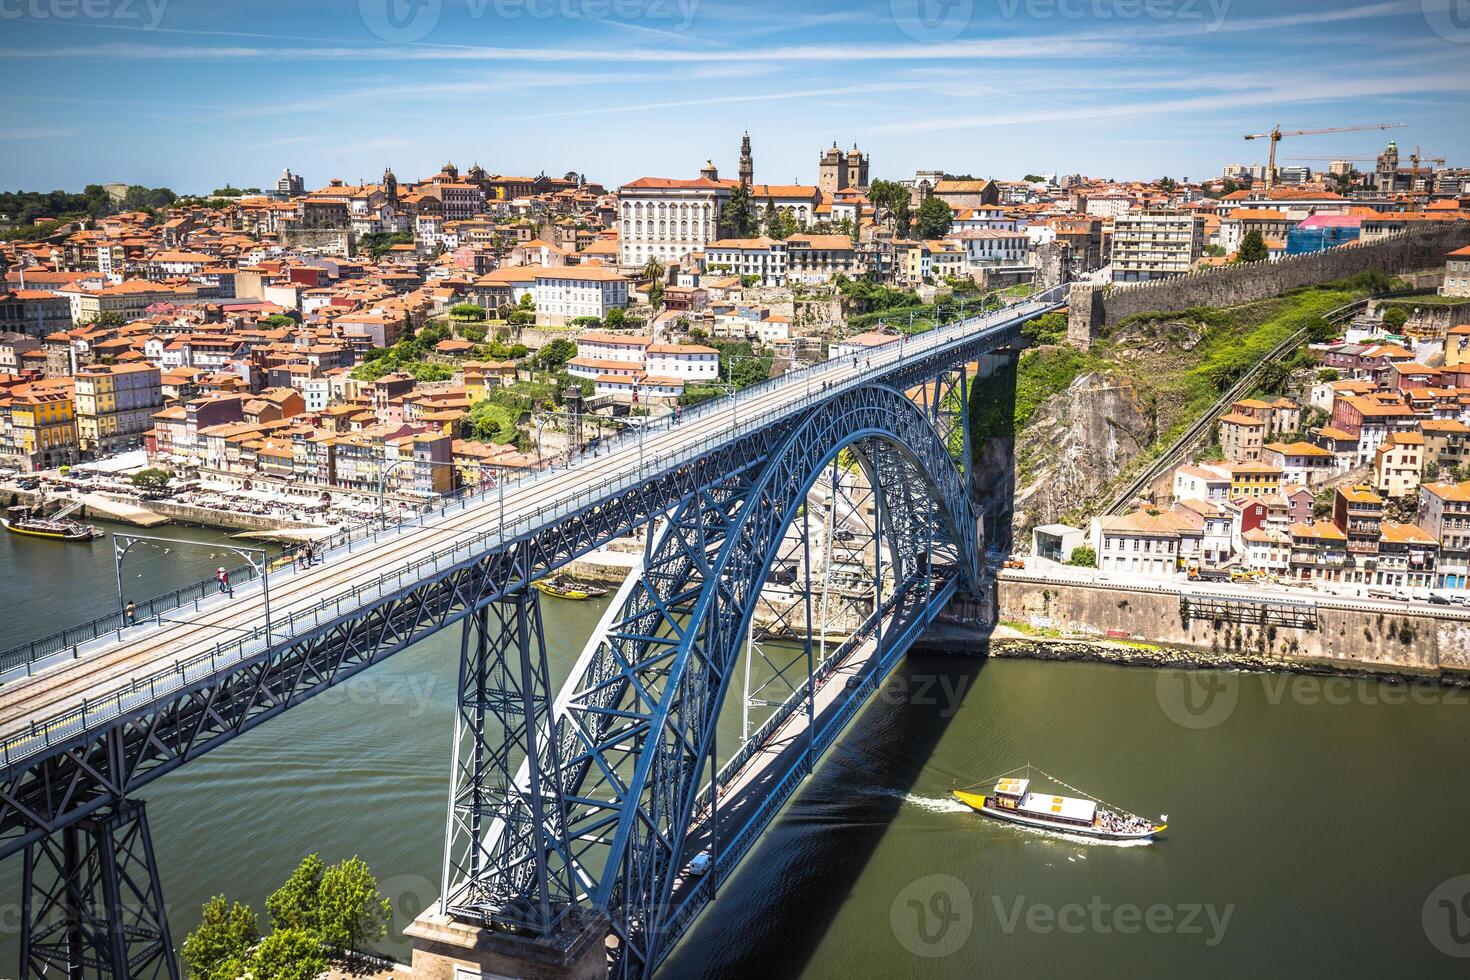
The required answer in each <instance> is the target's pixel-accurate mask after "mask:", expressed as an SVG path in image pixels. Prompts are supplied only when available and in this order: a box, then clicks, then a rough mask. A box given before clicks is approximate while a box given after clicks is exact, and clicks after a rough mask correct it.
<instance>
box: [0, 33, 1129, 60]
mask: <svg viewBox="0 0 1470 980" xmlns="http://www.w3.org/2000/svg"><path fill="white" fill-rule="evenodd" d="M1144 51H1145V49H1144V48H1143V47H1141V46H1140V45H1137V44H1133V43H1129V42H1125V41H1121V40H1106V41H1104V40H1066V39H1046V38H1013V39H995V40H986V41H951V42H948V43H944V44H920V43H917V42H915V43H906V44H810V45H793V46H787V47H773V48H749V49H742V50H734V51H724V50H719V51H669V50H666V49H657V48H554V47H544V48H512V47H431V46H425V45H404V46H401V47H377V48H340V47H278V48H255V47H244V46H234V47H200V46H197V45H196V46H187V45H180V46H170V45H161V44H131V43H115V44H98V45H81V46H71V47H52V48H0V58H15V59H22V58H23V59H30V60H61V61H65V60H122V61H347V60H350V61H358V62H361V61H537V62H545V61H591V62H599V63H601V62H619V63H623V62H655V63H661V64H662V63H675V62H677V63H681V64H682V63H688V62H698V63H709V62H720V61H734V62H739V61H768V62H832V61H840V62H862V61H923V60H929V59H944V60H954V59H971V58H1037V59H1060V58H1069V57H1071V58H1076V57H1094V58H1104V57H1123V56H1125V55H1138V54H1142V53H1144Z"/></svg>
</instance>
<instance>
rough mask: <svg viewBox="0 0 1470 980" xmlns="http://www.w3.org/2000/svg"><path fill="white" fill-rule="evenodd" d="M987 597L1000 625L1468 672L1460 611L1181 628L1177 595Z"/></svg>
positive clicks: (1326, 609) (1195, 622) (1011, 592)
mask: <svg viewBox="0 0 1470 980" xmlns="http://www.w3.org/2000/svg"><path fill="white" fill-rule="evenodd" d="M996 591H997V603H998V617H999V619H1000V620H1001V621H1009V622H1015V623H1020V624H1023V625H1025V626H1029V627H1032V628H1035V629H1044V630H1048V631H1050V630H1057V631H1060V633H1062V634H1067V635H1073V636H1097V637H1114V638H1120V639H1132V640H1136V641H1142V642H1147V643H1158V644H1166V645H1171V646H1179V647H1186V648H1189V649H1193V650H1201V651H1209V652H1211V653H1213V654H1216V655H1218V656H1222V657H1229V656H1240V655H1250V656H1253V657H1259V658H1266V659H1270V660H1277V661H1280V662H1282V663H1283V664H1303V665H1314V664H1316V665H1328V666H1332V667H1335V668H1339V669H1357V670H1373V671H1387V672H1392V673H1411V674H1441V673H1455V674H1466V673H1470V619H1467V618H1466V617H1465V615H1464V613H1463V612H1458V613H1452V612H1448V611H1446V612H1443V613H1441V612H1439V611H1437V610H1436V611H1430V610H1425V611H1424V612H1422V613H1421V612H1419V611H1414V610H1410V611H1405V612H1399V611H1398V610H1383V611H1381V612H1380V611H1378V610H1371V611H1368V610H1360V609H1345V608H1336V607H1333V606H1331V605H1330V604H1324V603H1321V602H1319V603H1318V613H1317V615H1318V622H1317V628H1316V629H1300V628H1288V627H1280V626H1268V627H1260V626H1255V625H1242V624H1237V623H1223V622H1213V621H1210V620H1208V619H1200V618H1195V617H1191V618H1190V619H1189V621H1187V622H1186V621H1185V619H1184V617H1183V615H1182V614H1181V611H1180V602H1179V596H1178V595H1177V594H1175V593H1171V592H1165V591H1162V590H1150V589H1145V588H1127V587H1123V586H1116V587H1114V586H1104V585H1073V584H1068V583H1062V584H1058V583H1047V584H1042V583H1037V582H1027V581H1015V580H1013V579H1005V578H1002V579H1001V580H1000V581H999V584H998V586H997V590H996ZM1431 609H1432V607H1431Z"/></svg>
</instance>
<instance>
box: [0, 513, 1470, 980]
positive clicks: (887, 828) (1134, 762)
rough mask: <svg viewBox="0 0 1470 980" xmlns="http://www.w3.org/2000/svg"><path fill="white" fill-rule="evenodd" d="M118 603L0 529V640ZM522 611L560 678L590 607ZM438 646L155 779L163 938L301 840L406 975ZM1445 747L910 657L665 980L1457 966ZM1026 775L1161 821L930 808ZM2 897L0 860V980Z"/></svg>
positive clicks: (1266, 681) (1421, 696) (1441, 695)
mask: <svg viewBox="0 0 1470 980" xmlns="http://www.w3.org/2000/svg"><path fill="white" fill-rule="evenodd" d="M159 533H163V534H166V535H168V536H176V537H189V538H191V539H197V540H201V541H205V542H208V541H212V540H221V539H222V538H223V536H222V535H218V534H215V533H213V532H205V531H201V530H197V529H188V528H176V527H175V528H168V529H165V530H164V531H162V532H159ZM195 550H196V549H175V550H173V551H171V552H170V553H169V554H167V555H165V554H162V553H161V552H159V553H158V554H155V555H151V556H148V557H147V558H146V560H145V559H144V558H134V557H130V558H129V559H128V562H129V566H128V567H129V572H128V573H126V574H128V575H131V576H134V577H132V578H129V579H128V581H127V583H126V588H127V589H129V590H131V589H133V588H136V589H137V590H138V594H139V595H143V594H151V593H155V592H160V591H165V590H166V589H169V588H173V587H175V586H177V585H180V584H183V583H184V582H186V581H189V580H191V579H194V578H199V577H202V576H205V575H207V574H208V572H209V570H210V569H212V567H213V566H214V565H215V564H217V563H218V562H217V561H215V560H214V559H212V558H211V557H210V555H211V553H210V552H209V550H208V548H207V545H206V547H205V548H202V549H197V550H198V554H193V555H191V554H188V552H192V551H195ZM134 562H137V565H136V567H134ZM137 576H141V577H137ZM114 594H115V586H114V584H113V570H112V562H111V553H110V547H109V546H108V544H107V542H105V541H99V542H96V543H94V544H91V545H61V544H56V543H52V542H44V541H30V540H25V539H20V538H16V537H14V536H11V535H0V597H3V600H4V610H5V614H4V616H3V617H0V647H5V646H9V645H11V644H12V643H15V642H20V641H23V640H25V639H29V638H31V637H32V636H36V635H40V634H42V633H46V632H49V631H50V630H52V629H54V628H56V627H58V626H60V625H63V624H67V623H71V622H75V621H79V620H81V619H83V618H86V617H88V616H90V615H96V614H100V613H103V612H107V611H109V610H110V609H111V608H112V603H114V602H115V599H114V598H113V597H114ZM543 608H544V611H545V618H546V621H547V624H548V630H549V632H550V656H551V659H552V671H553V674H554V677H553V681H554V682H556V683H559V682H560V679H561V677H562V676H564V674H565V673H566V672H567V671H568V670H569V668H570V664H571V661H572V659H573V658H575V656H576V654H577V652H578V650H579V649H580V647H581V645H582V643H583V641H584V639H585V637H586V636H587V634H588V633H589V632H590V631H591V630H592V628H593V626H594V625H595V623H596V620H597V617H598V616H599V614H600V612H601V609H602V605H601V603H568V602H558V601H556V600H550V599H548V600H546V601H545V603H544V605H543ZM457 654H458V636H457V634H456V633H455V631H452V630H451V631H445V632H443V633H441V634H439V635H437V636H435V637H432V638H430V639H428V640H426V641H424V642H422V643H420V644H418V645H417V646H415V647H413V648H412V649H410V650H407V651H405V652H403V653H401V654H399V655H397V656H396V657H393V658H391V659H390V660H388V661H386V662H385V663H383V664H381V665H379V666H378V667H375V668H374V669H373V670H371V671H369V672H367V673H365V674H364V675H361V676H359V677H357V678H355V679H354V680H352V681H350V682H349V683H347V684H345V685H343V686H342V687H340V688H338V689H336V690H334V691H331V692H328V693H326V694H324V695H322V696H320V697H318V698H316V699H314V700H313V701H311V702H308V703H306V704H305V705H302V706H299V707H297V708H295V709H292V710H291V711H289V712H287V713H286V714H285V715H283V716H281V717H279V718H276V719H273V720H272V721H270V722H268V723H267V724H265V725H264V726H263V727H261V728H260V729H257V730H256V731H253V732H251V733H249V734H247V735H245V736H243V737H242V738H239V739H237V740H236V741H234V742H232V743H230V744H229V745H227V746H225V747H223V748H221V749H219V750H216V751H215V752H213V753H212V754H210V755H209V756H206V757H205V758H203V759H201V760H198V761H196V762H194V763H191V764H190V765H189V766H186V767H185V768H183V769H182V770H180V771H178V772H176V773H173V774H171V775H169V776H167V777H165V778H164V779H162V780H160V781H159V782H157V783H155V784H153V785H151V786H150V787H148V788H147V790H146V791H145V792H144V794H143V797H144V799H146V800H147V801H148V811H149V817H150V823H151V827H152V831H153V836H154V841H155V845H156V847H157V852H158V859H159V863H160V866H161V873H162V876H163V885H164V891H165V894H166V896H167V897H168V901H169V915H170V921H171V923H172V926H173V929H174V936H175V941H176V942H182V939H183V936H184V935H185V934H186V933H187V931H188V930H189V929H190V928H192V927H193V926H194V925H195V924H196V923H197V921H198V910H199V906H200V904H201V903H202V902H203V901H205V900H206V899H207V898H208V897H209V896H210V895H212V894H216V893H224V894H226V895H228V896H230V897H231V898H235V899H239V900H242V901H247V902H250V903H252V904H254V905H255V906H256V908H257V909H261V908H263V904H264V898H265V896H266V895H267V894H268V893H269V892H270V891H271V890H272V889H274V888H275V887H276V886H277V885H279V883H280V882H281V881H282V880H283V879H284V878H285V877H286V875H287V874H288V873H289V872H290V870H291V869H292V868H293V867H294V866H295V865H296V863H297V862H298V861H299V860H300V859H301V857H302V856H303V855H305V854H307V853H309V852H312V851H317V852H320V853H321V855H322V856H323V857H324V858H325V859H327V860H336V859H340V858H342V857H346V856H349V855H352V854H358V855H361V856H362V857H363V858H364V859H365V860H366V861H367V862H368V863H369V864H370V865H371V866H372V868H373V869H374V871H375V872H376V873H377V875H378V877H379V879H380V880H381V882H382V883H383V889H384V892H385V893H386V894H387V895H388V896H389V897H390V899H391V900H392V901H393V904H394V909H395V922H394V932H395V934H394V935H392V936H390V937H389V939H387V940H385V941H384V942H383V943H382V944H381V947H380V948H381V949H382V950H383V951H384V952H387V953H391V954H396V955H399V956H406V953H407V950H406V947H405V945H404V944H403V943H402V941H401V939H400V938H399V937H398V936H397V931H398V930H401V928H402V927H403V926H404V925H406V924H407V923H408V922H409V921H411V920H412V918H413V916H414V915H415V914H416V913H417V912H418V911H419V910H420V909H421V908H423V906H424V905H425V904H426V903H428V902H430V901H432V900H433V899H434V898H435V897H436V896H437V894H438V880H439V866H440V862H441V860H442V840H443V831H444V816H445V798H446V793H447V789H448V767H449V752H450V735H451V731H452V719H453V704H454V693H455V692H454V687H455V670H456V665H455V658H456V657H457ZM738 725H739V718H738V712H732V711H727V712H726V715H725V717H724V718H723V719H722V729H723V732H722V735H721V739H722V741H723V743H724V744H726V745H733V744H734V738H733V735H734V734H735V733H736V732H737V731H738ZM1466 746H1470V697H1466V696H1465V695H1463V694H1462V693H1461V692H1458V691H1452V690H1448V689H1439V688H1432V687H1405V686H1403V685H1385V684H1380V683H1376V682H1375V683H1369V682H1359V681H1350V680H1347V679H1336V680H1331V681H1326V679H1323V678H1314V677H1291V676H1257V675H1238V674H1234V673H1223V672H1222V673H1199V674H1192V675H1175V674H1172V673H1166V672H1156V671H1148V670H1141V669H1131V668H1122V667H1112V666H1107V665H1101V664H1086V663H1043V662H1033V661H1013V660H992V661H983V660H980V659H978V658H974V657H955V656H947V657H935V656H913V657H910V658H909V659H908V660H907V661H905V662H904V663H903V664H901V665H900V667H899V668H898V670H897V671H896V672H895V675H894V677H893V678H892V679H890V681H889V683H888V684H887V686H886V687H885V688H884V690H883V691H882V692H881V695H880V696H879V697H878V698H876V699H875V700H874V702H873V703H872V704H871V705H870V706H869V707H868V709H867V710H866V711H865V712H864V713H863V714H861V715H860V716H859V717H858V719H857V720H856V721H855V722H854V723H853V726H852V727H851V728H850V729H849V732H848V734H847V736H846V738H844V739H843V740H842V741H841V742H840V743H839V744H838V745H837V746H836V747H835V748H834V749H833V750H832V751H831V752H830V753H829V755H828V757H827V759H826V760H825V761H824V763H823V765H822V766H821V767H820V768H819V769H818V771H817V772H816V774H814V775H813V776H812V777H811V778H809V780H808V781H807V783H806V785H805V786H804V787H803V789H802V791H801V792H800V793H799V794H798V795H797V796H796V797H795V798H794V800H793V801H792V802H791V804H789V805H788V806H787V808H786V809H785V810H784V811H783V813H782V814H781V816H780V817H779V818H778V820H777V822H776V823H775V824H773V826H772V827H771V829H770V830H769V831H768V832H767V834H766V836H765V838H764V840H763V841H762V842H761V844H760V845H758V846H757V847H756V848H755V849H754V850H753V851H752V852H751V854H750V856H749V857H748V858H747V860H746V862H745V865H744V866H743V867H742V869H741V870H740V872H739V873H738V874H737V875H736V877H735V878H734V879H733V880H732V881H730V882H729V883H728V884H727V885H726V887H725V888H724V889H723V891H722V892H721V895H720V897H719V900H718V902H717V903H716V904H715V905H714V906H713V907H712V913H706V915H705V916H704V918H703V919H702V920H701V922H700V923H699V925H698V926H697V927H696V928H695V929H694V930H693V931H692V932H691V933H690V934H689V936H688V937H686V940H685V941H684V943H683V944H682V945H681V946H680V947H679V948H678V949H677V950H676V951H675V952H674V954H673V956H672V957H671V958H670V959H669V960H668V961H667V963H666V965H665V968H664V971H663V975H665V976H670V977H730V978H736V977H748V976H769V977H811V978H818V977H821V978H825V977H832V976H839V975H849V976H885V977H886V976H905V977H908V976H916V977H943V978H949V977H956V978H959V977H964V978H970V977H975V976H998V975H1006V974H1011V975H1017V974H1024V975H1030V976H1037V977H1062V976H1078V975H1093V976H1106V977H1113V976H1126V977H1175V976H1186V975H1187V976H1196V977H1239V976H1243V975H1248V974H1255V975H1259V976H1266V977H1276V976H1293V977H1307V976H1329V975H1332V976H1386V975H1394V976H1415V977H1433V976H1446V977H1448V976H1458V977H1462V976H1465V975H1466V970H1467V969H1470V959H1465V958H1459V957H1461V956H1465V955H1470V898H1467V896H1470V877H1467V878H1465V879H1461V880H1455V879H1456V878H1457V876H1461V875H1470V835H1467V834H1466V832H1465V827H1466V821H1467V818H1470V782H1467V780H1466V778H1465V771H1466V763H1465V761H1464V760H1465V753H1466ZM1027 762H1030V763H1033V764H1034V765H1035V766H1037V767H1039V768H1040V769H1043V770H1045V771H1047V772H1049V773H1052V774H1054V775H1055V776H1057V777H1060V778H1061V779H1064V780H1066V781H1068V782H1069V783H1071V784H1073V785H1075V786H1078V787H1081V788H1082V789H1084V790H1086V791H1088V792H1090V793H1092V794H1095V795H1097V796H1099V797H1102V798H1104V799H1107V800H1109V801H1112V802H1114V803H1116V804H1119V805H1121V806H1123V807H1127V808H1130V809H1133V810H1136V811H1137V812H1140V813H1143V814H1147V815H1151V816H1157V815H1159V814H1161V813H1168V815H1169V824H1170V830H1169V832H1168V834H1167V835H1166V836H1165V837H1164V838H1163V839H1162V840H1160V841H1158V842H1155V843H1153V844H1148V845H1141V846H1116V845H1109V844H1100V843H1086V842H1082V841H1079V840H1075V839H1068V838H1064V837H1060V836H1058V835H1054V834H1049V833H1044V832H1038V831H1030V830H1024V829H1020V828H1016V827H1013V826H1010V825H1005V824H1000V823H996V822H994V821H990V820H987V819H984V818H981V817H979V816H977V815H975V814H973V813H970V812H968V811H966V810H964V808H963V807H961V806H959V805H958V804H957V803H955V802H954V801H953V800H952V799H951V798H950V796H949V792H950V790H951V789H952V788H954V787H956V786H960V787H963V786H967V785H970V784H973V783H976V782H978V781H981V780H984V779H986V778H987V777H992V776H994V775H996V774H999V773H1001V772H1002V771H1005V770H1008V769H1011V768H1012V767H1016V766H1020V765H1023V764H1025V763H1027ZM1048 785H1050V784H1048ZM19 882H20V860H19V858H18V857H17V858H12V859H10V860H8V861H6V862H5V863H4V864H3V865H0V977H5V976H13V975H14V969H15V964H16V962H17V959H16V953H17V948H18V942H19V918H20V916H19V906H18V902H19V897H20V888H19ZM1451 954H1459V955H1458V956H1456V955H1451Z"/></svg>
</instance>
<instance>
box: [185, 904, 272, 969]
mask: <svg viewBox="0 0 1470 980" xmlns="http://www.w3.org/2000/svg"><path fill="white" fill-rule="evenodd" d="M259 941H260V929H259V927H258V924H257V922H256V917H255V912H254V911H252V910H251V908H250V906H248V905H241V904H240V903H239V902H229V901H226V900H225V897H224V896H223V895H216V896H214V897H213V898H211V899H210V900H209V901H208V902H205V903H204V909H203V918H202V919H201V921H200V923H199V926H198V928H196V929H195V930H194V931H193V932H191V933H189V936H188V938H187V939H185V940H184V945H183V947H182V948H181V949H180V950H179V955H180V956H181V957H182V958H183V961H184V965H185V966H187V967H188V968H189V975H190V976H191V977H199V978H201V980H234V978H236V977H238V976H241V975H242V974H243V972H244V970H243V966H244V964H245V963H246V962H247V961H248V960H249V958H250V949H251V947H253V946H254V945H255V944H256V943H257V942H259Z"/></svg>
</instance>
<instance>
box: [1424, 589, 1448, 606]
mask: <svg viewBox="0 0 1470 980" xmlns="http://www.w3.org/2000/svg"><path fill="white" fill-rule="evenodd" d="M1429 601H1430V602H1432V603H1434V604H1435V605H1436V606H1448V605H1449V604H1450V600H1449V599H1447V598H1445V597H1444V596H1442V595H1440V594H1439V593H1438V592H1431V593H1429Z"/></svg>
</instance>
